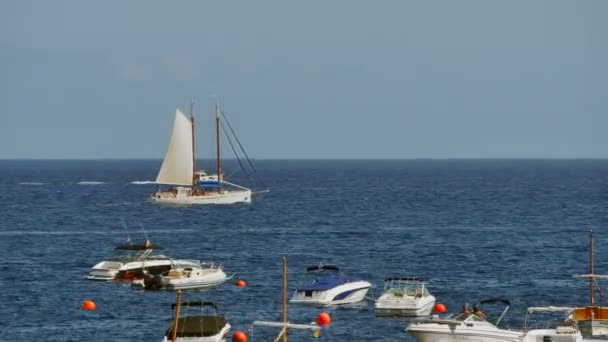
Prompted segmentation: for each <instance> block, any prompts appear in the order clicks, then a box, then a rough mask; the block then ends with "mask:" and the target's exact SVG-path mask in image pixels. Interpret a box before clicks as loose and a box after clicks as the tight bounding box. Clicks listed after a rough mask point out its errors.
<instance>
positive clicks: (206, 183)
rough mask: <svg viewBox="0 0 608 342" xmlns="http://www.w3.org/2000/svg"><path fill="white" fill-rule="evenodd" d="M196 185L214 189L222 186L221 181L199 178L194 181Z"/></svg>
mask: <svg viewBox="0 0 608 342" xmlns="http://www.w3.org/2000/svg"><path fill="white" fill-rule="evenodd" d="M196 185H198V186H199V187H201V188H207V189H216V188H221V187H222V183H221V182H219V181H216V180H199V181H196Z"/></svg>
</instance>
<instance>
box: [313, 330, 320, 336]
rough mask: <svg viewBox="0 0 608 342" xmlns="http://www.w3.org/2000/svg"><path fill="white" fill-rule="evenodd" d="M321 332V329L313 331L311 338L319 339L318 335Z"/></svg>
mask: <svg viewBox="0 0 608 342" xmlns="http://www.w3.org/2000/svg"><path fill="white" fill-rule="evenodd" d="M320 332H321V329H317V330H315V332H314V333H313V334H312V336H313V337H315V338H319V333H320Z"/></svg>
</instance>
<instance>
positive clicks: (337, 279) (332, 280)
mask: <svg viewBox="0 0 608 342" xmlns="http://www.w3.org/2000/svg"><path fill="white" fill-rule="evenodd" d="M354 280H355V279H353V278H351V277H347V276H343V275H326V276H323V277H319V278H317V279H316V280H315V281H314V283H312V284H308V285H304V286H301V287H299V288H297V289H296V290H297V291H326V290H329V289H333V288H334V287H336V286H340V285H342V284H346V283H350V282H352V281H354Z"/></svg>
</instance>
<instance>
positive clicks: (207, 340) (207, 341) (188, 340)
mask: <svg viewBox="0 0 608 342" xmlns="http://www.w3.org/2000/svg"><path fill="white" fill-rule="evenodd" d="M230 328H231V326H230V324H226V325H225V326H224V327H223V328H222V330H221V331H220V333H219V334H217V335H213V336H193V337H177V338H176V339H175V341H176V342H226V336H227V335H228V332H229V331H230ZM163 342H171V337H169V338H167V336H165V338H164V339H163Z"/></svg>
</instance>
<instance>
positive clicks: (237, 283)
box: [234, 279, 247, 287]
mask: <svg viewBox="0 0 608 342" xmlns="http://www.w3.org/2000/svg"><path fill="white" fill-rule="evenodd" d="M234 285H236V286H238V287H245V286H246V285H247V283H245V281H244V280H243V279H239V280H237V281H235V282H234Z"/></svg>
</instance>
